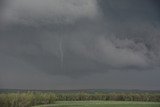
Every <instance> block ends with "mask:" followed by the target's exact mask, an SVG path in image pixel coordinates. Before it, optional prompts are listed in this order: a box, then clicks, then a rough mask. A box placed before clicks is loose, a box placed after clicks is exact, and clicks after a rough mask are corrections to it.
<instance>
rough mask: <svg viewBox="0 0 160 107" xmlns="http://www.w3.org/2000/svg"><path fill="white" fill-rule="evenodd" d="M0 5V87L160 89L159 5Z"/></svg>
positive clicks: (129, 1)
mask: <svg viewBox="0 0 160 107" xmlns="http://www.w3.org/2000/svg"><path fill="white" fill-rule="evenodd" d="M0 4H1V5H0V7H1V8H0V88H14V89H15V88H18V89H86V88H89V89H91V88H94V89H95V88H98V89H99V88H109V89H112V88H113V89H153V90H159V89H160V79H159V76H160V67H159V65H160V48H159V45H160V42H159V40H160V13H159V12H160V8H159V6H160V2H159V1H158V0H7V1H6V2H3V1H1V3H0Z"/></svg>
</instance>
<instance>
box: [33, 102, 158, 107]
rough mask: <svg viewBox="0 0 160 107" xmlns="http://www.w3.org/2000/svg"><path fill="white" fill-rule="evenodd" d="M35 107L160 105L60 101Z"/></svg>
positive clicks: (150, 106)
mask: <svg viewBox="0 0 160 107" xmlns="http://www.w3.org/2000/svg"><path fill="white" fill-rule="evenodd" d="M35 107H160V103H154V102H127V101H59V102H56V103H55V104H51V105H43V106H35Z"/></svg>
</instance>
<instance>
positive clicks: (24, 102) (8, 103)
mask: <svg viewBox="0 0 160 107" xmlns="http://www.w3.org/2000/svg"><path fill="white" fill-rule="evenodd" d="M91 100H92V101H144V102H160V93H152V92H151V93H147V92H116V93H115V92H109V93H104V92H102V93H101V92H94V93H93V92H91V93H90V92H68V93H67V92H64V93H63V92H60V93H58V92H55V93H54V92H47V91H46V92H40V91H38V92H36V91H32V92H26V91H25V92H9V93H7V92H1V93H0V107H31V106H34V105H43V104H54V103H55V102H56V101H91Z"/></svg>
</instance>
